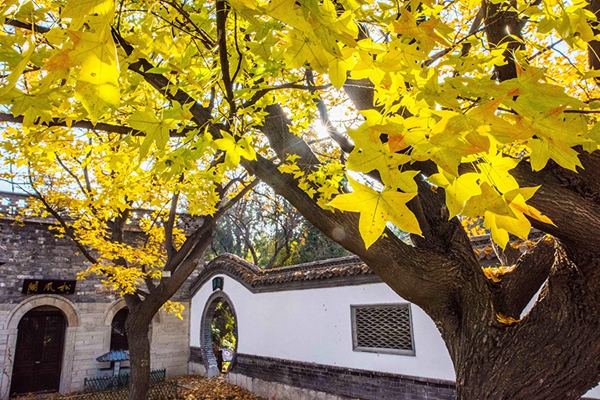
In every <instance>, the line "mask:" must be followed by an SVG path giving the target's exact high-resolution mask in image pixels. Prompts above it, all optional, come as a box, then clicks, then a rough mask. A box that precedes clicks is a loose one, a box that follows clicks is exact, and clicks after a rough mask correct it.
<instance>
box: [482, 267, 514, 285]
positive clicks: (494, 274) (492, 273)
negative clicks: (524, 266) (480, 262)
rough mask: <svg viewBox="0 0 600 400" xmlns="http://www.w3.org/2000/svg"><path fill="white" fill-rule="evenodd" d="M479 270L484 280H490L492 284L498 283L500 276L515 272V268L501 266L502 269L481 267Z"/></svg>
mask: <svg viewBox="0 0 600 400" xmlns="http://www.w3.org/2000/svg"><path fill="white" fill-rule="evenodd" d="M481 270H482V271H483V274H484V275H485V276H486V278H488V279H490V280H492V281H493V282H496V283H498V282H500V281H501V278H500V277H501V276H502V275H506V274H509V273H511V272H513V271H514V270H515V266H514V265H511V266H503V267H482V268H481Z"/></svg>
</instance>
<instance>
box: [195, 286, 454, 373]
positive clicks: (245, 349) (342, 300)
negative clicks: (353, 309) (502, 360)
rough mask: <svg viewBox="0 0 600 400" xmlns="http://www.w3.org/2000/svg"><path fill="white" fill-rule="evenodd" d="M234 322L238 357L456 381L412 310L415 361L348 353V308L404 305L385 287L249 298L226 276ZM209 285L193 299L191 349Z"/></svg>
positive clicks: (435, 337)
mask: <svg viewBox="0 0 600 400" xmlns="http://www.w3.org/2000/svg"><path fill="white" fill-rule="evenodd" d="M215 276H222V277H223V278H224V280H225V284H224V290H223V291H224V292H225V293H226V294H227V295H228V296H229V297H230V299H231V301H232V303H233V307H234V308H235V312H236V316H237V319H238V349H237V350H238V352H239V353H243V354H250V355H259V356H266V357H275V358H283V359H289V360H295V361H304V362H313V363H318V364H326V365H335V366H340V367H347V368H356V369H363V370H373V371H380V372H389V373H395V374H403V375H412V376H421V377H428V378H436V379H446V380H454V368H453V366H452V362H451V361H450V357H449V355H448V352H447V350H446V346H445V345H444V342H443V341H442V339H441V336H440V334H439V332H438V330H437V329H436V327H435V325H434V323H433V321H432V320H431V319H430V318H429V317H428V316H427V315H426V314H425V313H424V312H423V311H422V310H421V309H420V308H418V307H417V306H415V305H414V304H411V313H412V322H413V336H414V342H415V351H416V355H415V356H404V355H391V354H376V353H367V352H355V351H352V326H351V323H352V321H351V315H350V306H351V305H369V304H391V303H407V302H406V301H405V300H403V299H402V298H401V297H399V296H398V295H397V294H396V293H394V292H393V291H392V290H391V289H390V288H389V287H388V286H387V285H385V284H383V283H375V284H365V285H357V286H341V287H329V288H321V289H305V290H291V291H281V292H269V293H257V294H253V293H252V292H250V291H249V290H248V289H246V288H245V287H244V286H243V285H241V284H240V283H239V282H238V281H236V280H235V279H233V278H231V277H230V276H226V275H215ZM211 294H212V285H211V279H209V280H208V281H207V282H206V283H205V284H204V285H203V286H202V287H201V288H200V290H198V292H197V293H196V294H195V295H194V297H193V299H192V309H191V319H190V324H191V325H190V345H191V346H196V347H199V346H200V324H201V318H202V312H203V310H204V307H205V306H206V301H207V299H208V297H209V296H210V295H211Z"/></svg>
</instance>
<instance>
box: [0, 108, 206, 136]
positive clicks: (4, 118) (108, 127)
mask: <svg viewBox="0 0 600 400" xmlns="http://www.w3.org/2000/svg"><path fill="white" fill-rule="evenodd" d="M0 122H10V123H15V124H22V123H23V116H21V115H19V116H16V117H15V116H13V115H11V114H7V113H0ZM35 124H36V125H41V126H47V127H65V128H81V129H89V130H100V131H105V132H111V133H118V134H120V135H132V136H146V133H145V132H142V131H139V130H137V129H133V128H130V127H128V126H126V125H113V124H106V123H102V122H98V123H96V124H93V123H92V122H90V121H77V122H73V123H67V122H66V121H62V120H60V119H59V118H53V119H52V120H51V121H49V122H46V121H40V120H39V119H38V120H37V121H36V122H35ZM194 129H197V128H193V127H186V128H183V129H182V130H181V131H177V130H175V129H173V130H171V131H169V135H170V136H171V137H172V138H176V137H185V136H186V134H187V133H188V132H190V131H192V130H194Z"/></svg>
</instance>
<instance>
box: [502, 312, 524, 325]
mask: <svg viewBox="0 0 600 400" xmlns="http://www.w3.org/2000/svg"><path fill="white" fill-rule="evenodd" d="M496 320H497V321H498V322H500V323H501V324H503V325H514V324H516V323H519V322H521V320H520V319H514V318H513V317H507V316H506V315H504V314H500V313H498V314H496Z"/></svg>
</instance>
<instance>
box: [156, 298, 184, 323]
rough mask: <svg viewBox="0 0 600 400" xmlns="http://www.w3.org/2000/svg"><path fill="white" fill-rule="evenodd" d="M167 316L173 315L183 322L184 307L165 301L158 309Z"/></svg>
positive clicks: (177, 303)
mask: <svg viewBox="0 0 600 400" xmlns="http://www.w3.org/2000/svg"><path fill="white" fill-rule="evenodd" d="M160 309H161V310H163V311H165V312H166V313H167V314H174V315H175V316H176V317H177V318H179V319H181V320H183V311H184V310H185V306H184V305H183V304H181V303H180V302H178V301H172V300H167V301H166V303H165V304H163V305H162V307H161V308H160Z"/></svg>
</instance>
